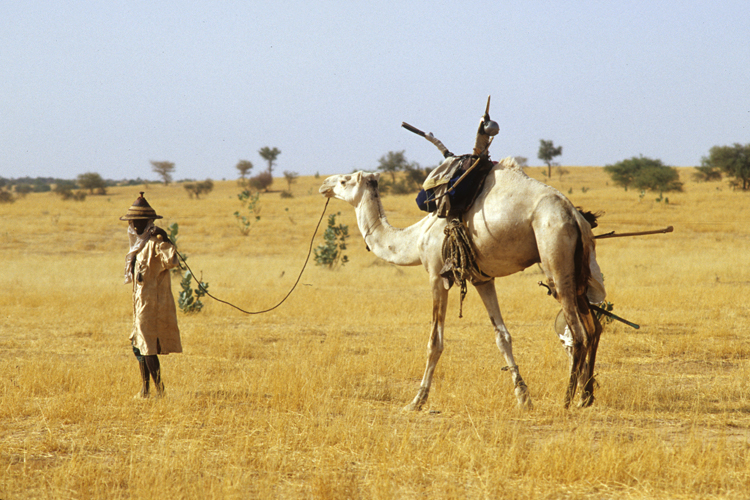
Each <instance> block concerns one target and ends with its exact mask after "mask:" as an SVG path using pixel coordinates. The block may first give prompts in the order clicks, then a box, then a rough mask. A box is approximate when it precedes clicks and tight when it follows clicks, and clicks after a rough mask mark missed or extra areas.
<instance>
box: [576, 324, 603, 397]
mask: <svg viewBox="0 0 750 500" xmlns="http://www.w3.org/2000/svg"><path fill="white" fill-rule="evenodd" d="M592 319H593V323H594V334H593V335H592V336H591V341H590V343H589V349H588V360H587V361H586V366H585V367H584V370H583V373H584V377H585V378H584V380H583V382H584V385H583V387H582V389H581V406H582V407H588V406H591V405H592V404H594V385H595V384H596V380H595V379H594V375H595V373H594V366H595V365H596V351H597V349H598V348H599V338H600V337H601V335H602V331H603V329H604V328H603V327H602V324H601V323H600V322H599V320H598V319H596V316H595V315H593V314H592Z"/></svg>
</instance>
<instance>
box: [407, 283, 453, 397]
mask: <svg viewBox="0 0 750 500" xmlns="http://www.w3.org/2000/svg"><path fill="white" fill-rule="evenodd" d="M431 281H432V329H431V330H430V341H429V342H428V343H427V351H428V356H427V368H426V369H425V371H424V376H423V377H422V383H421V384H420V386H419V391H418V392H417V395H416V396H415V397H414V400H413V401H412V402H411V403H409V404H408V405H406V406H405V407H404V410H414V411H419V410H421V409H422V405H424V404H425V402H426V401H427V396H429V395H430V386H431V385H432V376H433V374H434V373H435V367H436V366H437V362H438V360H439V359H440V355H441V354H442V353H443V327H444V326H445V312H446V310H447V308H448V290H446V289H445V287H444V286H443V281H442V278H440V277H439V276H438V277H437V278H433V279H431Z"/></svg>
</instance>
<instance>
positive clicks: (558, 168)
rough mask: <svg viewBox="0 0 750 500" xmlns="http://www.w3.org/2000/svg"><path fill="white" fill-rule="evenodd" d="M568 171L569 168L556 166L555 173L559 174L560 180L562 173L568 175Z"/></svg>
mask: <svg viewBox="0 0 750 500" xmlns="http://www.w3.org/2000/svg"><path fill="white" fill-rule="evenodd" d="M569 173H570V170H568V169H567V168H562V167H557V175H559V176H560V181H562V178H563V175H568V174H569Z"/></svg>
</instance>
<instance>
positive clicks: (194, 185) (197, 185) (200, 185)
mask: <svg viewBox="0 0 750 500" xmlns="http://www.w3.org/2000/svg"><path fill="white" fill-rule="evenodd" d="M184 187H185V191H187V192H188V195H189V196H190V198H192V197H193V196H195V199H196V200H199V199H200V197H201V195H202V194H208V193H210V192H211V191H213V189H214V182H213V181H212V180H211V179H206V180H205V181H203V182H188V183H186V184H185V185H184Z"/></svg>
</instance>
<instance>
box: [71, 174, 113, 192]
mask: <svg viewBox="0 0 750 500" xmlns="http://www.w3.org/2000/svg"><path fill="white" fill-rule="evenodd" d="M77 182H78V185H79V186H81V189H88V190H89V194H94V190H96V193H97V194H107V183H106V182H104V179H102V176H101V175H99V174H97V173H96V172H86V173H85V174H81V175H79V176H78V181H77Z"/></svg>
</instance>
